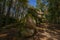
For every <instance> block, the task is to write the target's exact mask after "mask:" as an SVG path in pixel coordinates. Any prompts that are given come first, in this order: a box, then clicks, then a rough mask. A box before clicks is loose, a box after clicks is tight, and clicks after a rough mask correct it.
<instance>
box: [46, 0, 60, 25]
mask: <svg viewBox="0 0 60 40" xmlns="http://www.w3.org/2000/svg"><path fill="white" fill-rule="evenodd" d="M59 7H60V0H48V12H49V13H48V16H47V17H48V21H49V22H50V23H55V24H56V23H58V24H60V21H59V20H60V16H59V15H60V8H59Z"/></svg>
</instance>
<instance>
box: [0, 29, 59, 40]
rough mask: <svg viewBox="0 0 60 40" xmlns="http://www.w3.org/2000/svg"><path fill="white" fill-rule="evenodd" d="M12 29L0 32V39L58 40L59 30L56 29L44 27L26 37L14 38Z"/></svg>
mask: <svg viewBox="0 0 60 40" xmlns="http://www.w3.org/2000/svg"><path fill="white" fill-rule="evenodd" d="M13 30H14V29H13ZM13 30H10V31H9V32H8V33H7V32H3V33H1V32H0V40H60V30H57V29H54V30H52V29H48V28H46V30H38V31H37V33H36V34H35V35H34V36H32V37H30V38H26V39H16V38H15V37H13V36H14V35H13V32H14V31H13ZM11 32H12V33H11ZM8 34H9V35H8Z"/></svg>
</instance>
